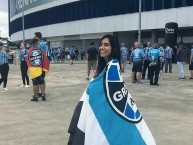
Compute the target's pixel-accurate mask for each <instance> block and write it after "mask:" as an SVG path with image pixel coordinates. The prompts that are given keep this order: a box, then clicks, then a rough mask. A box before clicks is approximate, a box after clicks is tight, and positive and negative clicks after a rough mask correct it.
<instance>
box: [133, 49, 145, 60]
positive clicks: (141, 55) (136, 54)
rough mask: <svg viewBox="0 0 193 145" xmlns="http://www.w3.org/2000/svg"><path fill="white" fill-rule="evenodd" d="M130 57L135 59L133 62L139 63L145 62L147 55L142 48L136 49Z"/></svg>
mask: <svg viewBox="0 0 193 145" xmlns="http://www.w3.org/2000/svg"><path fill="white" fill-rule="evenodd" d="M130 56H131V57H132V58H133V62H138V61H142V60H143V58H144V57H145V54H144V52H143V51H142V50H141V49H140V48H136V49H134V50H133V51H132V52H131V55H130Z"/></svg>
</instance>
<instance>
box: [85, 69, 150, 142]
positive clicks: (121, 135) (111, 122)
mask: <svg viewBox="0 0 193 145" xmlns="http://www.w3.org/2000/svg"><path fill="white" fill-rule="evenodd" d="M103 76H104V71H103V74H101V75H100V76H99V77H98V78H97V79H95V80H94V81H92V82H91V83H90V84H89V86H88V91H87V93H88V95H89V104H90V106H91V108H92V110H93V112H94V114H95V116H96V118H97V120H98V122H99V125H100V127H101V129H102V131H103V133H104V134H105V136H106V138H107V140H108V142H109V144H110V145H146V143H145V142H144V140H143V138H142V137H141V134H140V132H139V131H138V129H137V127H136V126H135V124H132V123H129V122H127V121H125V120H124V119H122V118H121V117H119V116H118V115H117V114H116V113H115V112H114V111H113V110H112V108H111V107H110V105H109V103H108V101H107V100H106V96H105V92H104V87H103ZM96 86H97V87H96Z"/></svg>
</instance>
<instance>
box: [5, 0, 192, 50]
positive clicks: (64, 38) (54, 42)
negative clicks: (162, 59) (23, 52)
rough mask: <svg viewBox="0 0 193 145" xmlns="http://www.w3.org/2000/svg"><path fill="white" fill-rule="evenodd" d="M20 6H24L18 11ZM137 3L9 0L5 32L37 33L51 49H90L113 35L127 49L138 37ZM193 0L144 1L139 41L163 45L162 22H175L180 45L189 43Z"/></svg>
mask: <svg viewBox="0 0 193 145" xmlns="http://www.w3.org/2000/svg"><path fill="white" fill-rule="evenodd" d="M22 5H24V7H23V8H22ZM138 11H139V0H9V34H10V36H11V39H12V41H21V40H23V31H22V30H23V27H22V16H23V18H24V30H25V31H24V32H25V33H24V34H25V39H26V40H29V39H31V38H33V37H34V32H37V31H40V32H42V34H43V37H44V38H46V40H47V42H50V45H51V47H71V46H72V45H74V46H76V47H78V48H81V47H82V48H88V47H89V44H90V42H91V41H94V42H95V43H96V44H97V43H98V42H99V40H100V38H101V37H102V36H103V35H104V34H106V33H111V34H115V35H116V36H118V38H119V40H120V42H124V43H125V44H126V45H127V46H128V47H130V46H131V45H133V42H134V41H136V40H137V38H138V22H139V13H138ZM192 18H193V0H142V13H141V30H142V35H141V38H142V43H144V44H145V43H146V42H147V41H151V42H152V43H154V42H159V43H163V42H164V35H165V24H166V23H168V22H175V23H177V24H178V38H177V40H178V41H181V40H182V41H183V42H184V43H187V44H190V43H191V42H193V20H192Z"/></svg>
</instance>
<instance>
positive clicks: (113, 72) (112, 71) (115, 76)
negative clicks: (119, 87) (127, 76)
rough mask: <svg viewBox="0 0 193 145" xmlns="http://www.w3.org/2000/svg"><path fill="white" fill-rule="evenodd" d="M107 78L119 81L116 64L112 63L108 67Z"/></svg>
mask: <svg viewBox="0 0 193 145" xmlns="http://www.w3.org/2000/svg"><path fill="white" fill-rule="evenodd" d="M108 80H110V81H120V77H119V72H118V69H117V66H116V65H112V66H111V67H110V69H109V75H108Z"/></svg>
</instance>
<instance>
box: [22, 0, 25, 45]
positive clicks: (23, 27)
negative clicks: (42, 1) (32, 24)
mask: <svg viewBox="0 0 193 145" xmlns="http://www.w3.org/2000/svg"><path fill="white" fill-rule="evenodd" d="M23 7H24V0H22V29H23V42H25V26H24V9H23Z"/></svg>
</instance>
